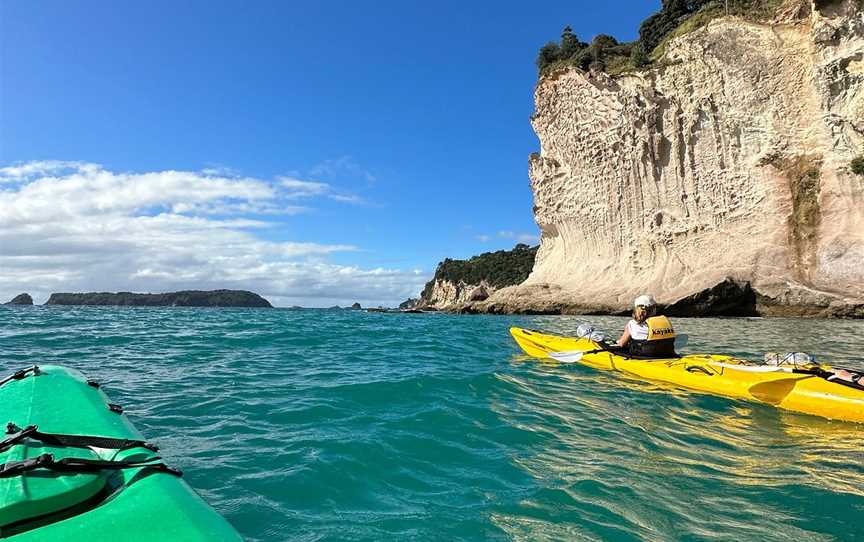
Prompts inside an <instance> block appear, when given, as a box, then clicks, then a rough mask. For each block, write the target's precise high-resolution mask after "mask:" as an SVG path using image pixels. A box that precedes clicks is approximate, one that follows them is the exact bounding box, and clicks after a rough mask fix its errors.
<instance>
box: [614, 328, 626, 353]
mask: <svg viewBox="0 0 864 542" xmlns="http://www.w3.org/2000/svg"><path fill="white" fill-rule="evenodd" d="M629 342H630V326H629V325H627V326H624V333H622V334H621V338H620V339H618V342H616V343H615V344H617V345H618V346H619V347H622V348H623V347H625V346H627V343H629Z"/></svg>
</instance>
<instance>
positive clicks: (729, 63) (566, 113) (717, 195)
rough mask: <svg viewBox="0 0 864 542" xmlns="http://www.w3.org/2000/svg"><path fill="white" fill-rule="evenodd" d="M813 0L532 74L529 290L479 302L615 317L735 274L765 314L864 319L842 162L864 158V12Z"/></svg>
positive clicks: (852, 199) (863, 179)
mask: <svg viewBox="0 0 864 542" xmlns="http://www.w3.org/2000/svg"><path fill="white" fill-rule="evenodd" d="M824 3H825V2H820V4H824ZM805 7H806V6H805ZM810 8H811V9H804V10H799V11H796V12H794V13H793V14H792V17H791V19H792V20H787V21H782V22H775V23H774V24H754V23H749V22H744V21H741V20H738V19H734V18H721V19H717V20H714V21H713V22H711V23H710V24H708V25H707V26H706V27H703V28H701V29H699V30H696V31H693V32H691V33H689V34H685V35H683V36H680V37H678V38H675V39H674V40H672V41H671V42H670V43H669V44H668V46H667V48H666V53H665V57H664V58H663V59H662V60H661V62H660V63H659V65H658V66H657V67H655V68H652V69H650V70H647V71H643V72H638V73H632V74H626V75H623V76H618V77H615V78H612V77H610V76H607V75H606V74H603V73H584V72H581V71H579V70H576V69H569V70H565V71H561V72H558V73H555V74H552V75H550V76H547V77H544V78H543V79H541V80H540V82H539V83H538V85H537V88H536V91H535V103H536V112H535V114H534V116H533V118H532V125H533V127H534V130H535V131H536V133H537V136H538V138H539V139H540V147H541V150H540V152H539V153H537V154H534V155H532V156H531V158H530V161H529V167H530V178H531V186H532V188H533V191H534V203H535V207H534V209H535V218H536V221H537V223H538V225H539V226H540V230H541V245H540V250H539V252H538V254H537V258H536V262H535V265H534V269H533V272H532V273H531V275H530V277H529V278H528V279H527V280H526V281H525V283H524V284H523V285H522V286H517V287H514V288H506V289H504V290H501V291H499V292H497V293H496V294H495V295H493V296H492V297H491V298H490V299H489V300H487V301H485V302H484V303H483V304H481V305H478V306H476V307H475V309H478V310H493V311H501V312H510V311H511V310H516V311H520V312H524V311H529V312H531V311H543V310H552V311H556V312H557V311H558V310H561V307H565V308H566V307H570V308H573V309H574V310H575V309H579V310H586V309H587V310H589V311H590V310H594V309H597V310H610V311H615V310H620V309H622V308H624V307H627V306H629V303H630V301H631V299H632V298H633V297H634V296H635V295H637V294H638V293H643V292H651V293H653V294H654V295H655V296H657V297H658V299H659V300H660V301H661V302H666V303H672V302H674V301H677V300H679V299H681V298H684V297H686V296H689V295H692V294H694V293H696V292H700V291H702V290H705V289H708V288H711V287H712V286H715V285H717V284H718V283H721V282H723V281H724V278H726V277H731V278H732V279H734V280H736V281H739V282H741V283H744V282H748V283H750V284H751V285H752V287H753V290H754V291H755V293H756V299H757V301H758V304H759V306H760V310H759V312H760V313H762V314H766V313H768V314H770V313H775V314H776V313H782V314H819V315H832V314H833V315H844V316H862V315H864V176H860V175H855V174H854V173H852V172H851V171H850V169H849V164H850V161H851V160H852V159H853V158H854V157H855V156H857V155H860V154H862V153H864V14H862V11H861V8H860V7H859V3H858V2H857V0H845V1H841V2H835V3H833V4H832V5H830V6H828V7H820V10H821V12H820V11H817V10H816V9H815V7H814V6H810ZM556 307H557V308H556Z"/></svg>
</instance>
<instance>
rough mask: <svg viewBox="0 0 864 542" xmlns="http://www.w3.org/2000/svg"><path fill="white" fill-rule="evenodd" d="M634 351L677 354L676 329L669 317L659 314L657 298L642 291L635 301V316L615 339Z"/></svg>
mask: <svg viewBox="0 0 864 542" xmlns="http://www.w3.org/2000/svg"><path fill="white" fill-rule="evenodd" d="M615 344H616V346H618V348H620V349H622V350H626V351H627V352H628V353H629V354H630V355H632V356H635V357H641V358H677V357H679V356H678V354H676V353H675V330H674V329H673V328H672V322H670V321H669V319H668V318H666V317H665V316H662V315H658V314H657V301H655V300H654V297H653V296H651V295H640V296H639V297H637V298H636V300H635V301H634V303H633V319H632V320H630V321H629V322H627V326H626V327H625V328H624V333H622V334H621V338H620V339H618V342H616V343H615Z"/></svg>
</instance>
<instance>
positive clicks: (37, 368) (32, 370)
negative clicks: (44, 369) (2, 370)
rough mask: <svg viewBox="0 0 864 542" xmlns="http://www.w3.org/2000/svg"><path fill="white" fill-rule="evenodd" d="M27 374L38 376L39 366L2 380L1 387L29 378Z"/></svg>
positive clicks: (19, 371) (0, 381)
mask: <svg viewBox="0 0 864 542" xmlns="http://www.w3.org/2000/svg"><path fill="white" fill-rule="evenodd" d="M27 373H33V376H37V375H38V374H39V366H38V365H33V366H32V367H27V368H26V369H20V370H18V371H15V372H14V373H12V374H11V375H9V376H7V377H6V378H4V379H3V380H0V386H2V385H3V384H6V383H8V382H12V381H13V380H21V379H22V378H24V377H25V376H27Z"/></svg>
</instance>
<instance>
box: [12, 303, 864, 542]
mask: <svg viewBox="0 0 864 542" xmlns="http://www.w3.org/2000/svg"><path fill="white" fill-rule="evenodd" d="M584 320H585V318H574V317H531V318H528V317H491V316H475V317H457V316H446V315H392V314H371V313H369V314H367V313H363V312H349V311H292V310H272V311H264V310H244V309H226V310H214V309H204V310H202V309H185V308H173V309H156V308H153V309H138V308H99V307H93V308H87V307H24V308H0V322H2V325H0V369H2V370H3V372H4V373H6V372H8V371H10V370H12V369H15V368H19V367H21V366H24V365H27V364H30V363H33V362H38V363H43V364H47V363H60V364H64V365H69V366H72V367H75V368H78V369H80V370H82V371H83V372H85V373H86V374H88V376H91V377H95V378H97V379H98V380H100V381H102V382H103V384H104V385H105V388H106V391H107V392H108V393H109V395H110V396H111V397H112V399H113V400H115V401H117V402H120V403H122V404H123V405H124V406H125V407H126V411H127V413H128V414H129V416H130V417H131V419H132V420H133V422H134V423H135V424H136V426H137V427H138V428H139V429H140V430H141V431H142V432H143V433H144V434H145V435H146V436H147V438H148V439H150V440H154V441H156V442H158V443H159V444H160V445H161V446H162V449H163V455H164V456H165V457H166V458H167V460H168V461H169V462H170V463H172V464H174V465H176V466H178V467H179V468H181V469H183V470H184V471H185V472H186V478H187V480H188V481H189V483H190V484H191V485H192V486H193V487H195V488H196V489H197V490H198V491H199V492H200V493H201V494H202V495H203V496H204V497H205V498H206V499H207V500H208V501H209V502H210V503H211V504H212V505H213V506H215V507H216V508H217V509H218V510H219V511H220V512H221V513H222V514H224V515H225V516H226V517H227V518H228V519H229V520H230V521H231V522H232V523H233V524H234V525H235V526H236V527H237V528H238V529H239V530H240V531H241V532H242V533H243V535H244V536H245V537H246V538H248V539H249V540H261V541H263V540H296V541H318V540H380V539H385V538H390V539H400V540H401V539H409V540H585V541H589V540H590V541H595V540H599V541H605V540H651V541H656V540H670V541H671V540H711V541H725V540H729V541H732V540H736V541H737V540H745V539H748V540H768V541H780V540H799V539H800V540H832V541H836V540H856V539H861V538H862V537H864V530H862V525H864V524H862V522H861V519H860V518H861V517H862V514H861V512H862V510H864V469H862V464H864V455H862V451H861V437H862V436H864V429H862V427H861V426H858V425H853V424H848V423H843V422H832V421H829V420H823V419H820V418H814V417H811V416H806V415H801V414H795V413H789V412H784V411H780V410H777V409H773V408H770V407H766V406H763V405H758V404H752V403H746V402H742V401H733V400H728V399H723V398H718V397H712V396H706V395H700V394H695V393H690V392H687V391H684V390H680V389H676V388H674V387H670V386H664V385H658V384H652V383H645V382H638V381H634V380H631V379H627V378H623V377H620V376H618V375H614V374H609V373H603V372H598V371H594V370H591V369H588V368H585V367H580V366H560V365H556V364H549V363H541V362H537V361H536V360H530V359H527V358H525V357H524V356H522V355H520V353H519V352H518V349H517V348H516V347H515V345H514V344H513V343H512V341H511V339H510V338H509V336H508V334H507V328H508V327H509V326H511V325H518V326H522V327H529V328H537V329H548V330H550V331H553V332H560V333H565V334H566V333H572V332H573V331H575V329H576V326H577V325H578V324H579V323H580V322H581V321H584ZM590 320H591V322H592V323H593V324H594V325H595V326H597V327H599V328H602V329H605V330H607V331H608V332H610V334H615V333H617V332H618V330H620V329H621V328H623V325H624V322H625V320H624V319H621V318H614V317H591V318H590ZM676 325H677V327H678V328H679V329H681V330H682V331H684V332H686V333H688V334H689V335H690V336H691V342H690V345H689V347H688V349H687V350H688V351H690V352H697V351H701V352H709V351H715V352H726V353H732V354H735V355H739V356H744V357H750V358H760V357H761V356H762V353H763V352H765V351H810V352H813V353H816V354H818V356H819V357H820V358H821V359H822V360H823V361H827V362H832V363H836V364H837V365H850V366H854V367H864V362H862V359H861V354H860V339H859V337H861V336H864V323H862V322H855V321H818V320H794V319H776V320H768V319H725V320H724V319H710V320H695V319H676Z"/></svg>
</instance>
